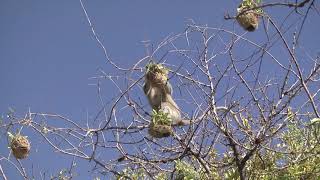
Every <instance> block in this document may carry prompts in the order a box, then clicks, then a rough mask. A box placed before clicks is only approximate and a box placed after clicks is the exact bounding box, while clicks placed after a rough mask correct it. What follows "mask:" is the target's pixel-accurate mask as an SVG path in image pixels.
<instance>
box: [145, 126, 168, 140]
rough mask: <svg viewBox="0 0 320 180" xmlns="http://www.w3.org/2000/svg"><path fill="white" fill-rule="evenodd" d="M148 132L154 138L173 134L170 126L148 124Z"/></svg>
mask: <svg viewBox="0 0 320 180" xmlns="http://www.w3.org/2000/svg"><path fill="white" fill-rule="evenodd" d="M148 132H149V134H150V135H151V136H152V137H155V138H164V137H169V136H171V135H172V134H173V130H172V127H171V126H168V125H155V124H150V126H149V131H148Z"/></svg>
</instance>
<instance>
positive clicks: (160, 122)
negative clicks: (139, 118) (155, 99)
mask: <svg viewBox="0 0 320 180" xmlns="http://www.w3.org/2000/svg"><path fill="white" fill-rule="evenodd" d="M168 116H169V114H168V113H164V112H162V111H156V110H153V111H152V119H151V123H150V125H149V131H148V132H149V134H150V135H151V136H152V137H155V138H163V137H169V136H171V135H172V134H173V130H172V127H171V119H170V118H169V117H168Z"/></svg>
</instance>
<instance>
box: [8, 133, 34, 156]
mask: <svg viewBox="0 0 320 180" xmlns="http://www.w3.org/2000/svg"><path fill="white" fill-rule="evenodd" d="M30 147H31V146H30V143H29V140H28V137H27V136H21V135H20V134H17V135H15V136H13V137H12V140H11V142H10V148H11V150H12V154H13V155H14V157H16V158H17V159H24V158H26V157H28V155H29V152H30Z"/></svg>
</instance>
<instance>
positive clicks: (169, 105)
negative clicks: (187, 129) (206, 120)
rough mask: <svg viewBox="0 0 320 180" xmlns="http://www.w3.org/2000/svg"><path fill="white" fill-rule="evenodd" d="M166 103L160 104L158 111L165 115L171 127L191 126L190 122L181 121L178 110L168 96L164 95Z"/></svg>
mask: <svg viewBox="0 0 320 180" xmlns="http://www.w3.org/2000/svg"><path fill="white" fill-rule="evenodd" d="M165 96H166V98H165V100H166V101H163V102H161V107H160V111H162V112H164V113H167V114H168V118H170V120H171V125H172V126H185V125H189V124H191V120H186V119H182V117H181V113H180V109H179V107H178V105H177V104H176V103H175V101H174V100H173V98H172V96H171V95H169V94H166V95H165Z"/></svg>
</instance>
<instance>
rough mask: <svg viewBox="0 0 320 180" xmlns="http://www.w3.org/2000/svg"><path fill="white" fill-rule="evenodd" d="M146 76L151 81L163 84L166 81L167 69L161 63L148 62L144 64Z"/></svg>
mask: <svg viewBox="0 0 320 180" xmlns="http://www.w3.org/2000/svg"><path fill="white" fill-rule="evenodd" d="M146 70H147V72H146V78H147V79H148V80H150V81H151V82H153V83H160V84H165V83H166V82H167V81H168V74H169V69H168V68H166V67H165V66H163V65H161V64H154V63H150V64H148V65H147V66H146Z"/></svg>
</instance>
